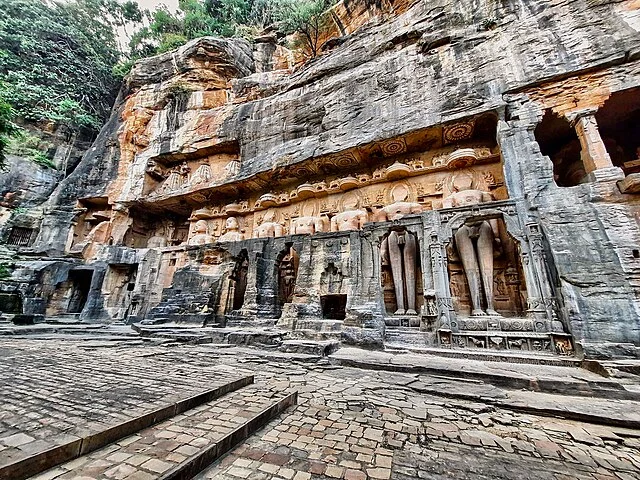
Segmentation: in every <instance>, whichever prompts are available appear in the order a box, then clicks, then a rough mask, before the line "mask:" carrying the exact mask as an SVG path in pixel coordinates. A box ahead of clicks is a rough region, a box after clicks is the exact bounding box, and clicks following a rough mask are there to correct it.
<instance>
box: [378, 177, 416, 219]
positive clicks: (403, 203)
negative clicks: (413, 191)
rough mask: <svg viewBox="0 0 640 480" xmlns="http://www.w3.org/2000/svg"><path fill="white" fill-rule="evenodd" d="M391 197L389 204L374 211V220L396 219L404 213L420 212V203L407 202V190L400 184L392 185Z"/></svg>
mask: <svg viewBox="0 0 640 480" xmlns="http://www.w3.org/2000/svg"><path fill="white" fill-rule="evenodd" d="M391 198H392V199H393V203H392V204H391V205H387V206H386V207H383V208H382V209H380V210H378V211H377V212H376V214H375V216H374V221H375V222H384V221H393V220H398V219H399V218H402V217H404V216H405V215H412V214H415V213H421V212H422V210H423V208H422V205H420V204H419V203H415V202H407V199H408V198H409V190H408V189H407V187H405V186H404V185H402V184H400V185H396V186H395V187H393V190H391Z"/></svg>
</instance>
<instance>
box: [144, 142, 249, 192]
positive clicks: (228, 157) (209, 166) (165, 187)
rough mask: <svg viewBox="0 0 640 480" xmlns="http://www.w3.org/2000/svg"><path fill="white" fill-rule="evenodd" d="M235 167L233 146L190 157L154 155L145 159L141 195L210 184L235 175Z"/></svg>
mask: <svg viewBox="0 0 640 480" xmlns="http://www.w3.org/2000/svg"><path fill="white" fill-rule="evenodd" d="M223 150H224V149H223ZM226 150H229V149H226ZM239 167H240V162H239V160H238V152H236V151H233V149H231V150H229V151H222V152H219V153H215V154H212V155H209V156H207V157H205V158H195V159H193V160H190V159H189V160H177V159H176V158H175V157H154V158H151V159H149V160H148V161H147V167H146V170H145V173H146V175H145V183H144V187H143V195H147V196H149V197H167V196H174V195H183V194H188V193H190V192H196V191H199V190H201V189H207V188H211V187H212V186H215V185H220V184H221V183H222V182H224V181H225V180H226V179H228V178H230V177H233V176H234V175H236V174H237V173H238V172H239Z"/></svg>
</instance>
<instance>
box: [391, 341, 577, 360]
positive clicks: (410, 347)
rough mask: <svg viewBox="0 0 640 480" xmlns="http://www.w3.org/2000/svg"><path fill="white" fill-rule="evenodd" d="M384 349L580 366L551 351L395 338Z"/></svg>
mask: <svg viewBox="0 0 640 480" xmlns="http://www.w3.org/2000/svg"><path fill="white" fill-rule="evenodd" d="M385 351H388V352H394V353H402V352H413V353H423V354H427V355H437V356H439V357H447V358H460V359H469V360H483V361H487V362H506V363H520V364H534V365H555V366H558V367H580V366H581V363H582V362H581V361H580V360H578V359H577V358H575V357H560V356H558V355H554V354H552V353H540V352H518V353H515V352H509V351H505V350H491V349H483V350H480V349H477V350H471V349H448V348H438V347H434V346H432V345H431V346H429V345H425V346H420V345H417V344H416V343H415V342H414V343H413V344H410V343H408V342H403V343H400V342H396V340H395V339H392V340H391V341H389V342H387V341H385Z"/></svg>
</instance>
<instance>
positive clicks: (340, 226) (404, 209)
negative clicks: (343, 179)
mask: <svg viewBox="0 0 640 480" xmlns="http://www.w3.org/2000/svg"><path fill="white" fill-rule="evenodd" d="M408 195H409V192H408V190H407V189H406V188H395V189H394V190H393V192H392V197H393V200H394V203H392V204H391V205H388V206H386V207H383V208H381V209H380V210H378V211H377V212H375V213H374V214H370V213H369V212H367V211H366V210H363V209H359V208H358V203H357V199H356V198H355V197H354V198H353V199H351V200H347V201H345V203H344V208H345V209H346V210H345V211H343V212H341V213H338V214H337V215H334V216H333V217H331V219H329V218H328V217H326V216H301V217H297V218H293V219H291V226H290V229H289V233H290V234H292V235H301V234H302V235H305V234H308V235H312V234H314V233H320V232H328V231H332V232H344V231H349V230H358V229H360V228H362V227H363V226H364V225H365V224H366V223H368V222H370V221H373V222H384V221H393V220H397V219H399V218H402V217H403V216H405V215H411V214H417V213H421V212H422V211H423V206H422V205H420V204H419V203H415V202H408V201H406V200H407V198H408ZM253 233H254V235H253V236H254V237H255V238H266V237H280V236H282V235H284V234H285V230H284V227H283V225H282V224H281V223H278V222H276V221H275V218H274V214H273V213H272V212H270V213H268V214H267V215H265V217H264V218H263V220H262V222H261V223H260V225H258V226H257V227H256V229H255V231H254V232H253ZM239 240H244V235H243V233H242V232H241V231H240V226H239V222H238V219H237V218H236V217H228V218H227V220H226V224H225V233H224V234H222V236H221V237H220V238H219V239H218V241H220V242H234V241H239ZM214 241H215V238H214V237H213V236H212V235H210V234H209V233H208V225H207V222H206V221H205V220H198V221H197V222H196V223H195V226H194V236H193V237H192V238H191V239H190V240H189V244H190V245H203V244H206V243H212V242H214Z"/></svg>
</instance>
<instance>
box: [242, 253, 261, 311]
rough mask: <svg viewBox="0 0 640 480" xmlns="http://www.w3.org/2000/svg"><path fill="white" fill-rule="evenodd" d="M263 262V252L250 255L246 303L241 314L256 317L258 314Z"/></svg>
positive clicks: (245, 293) (243, 304)
mask: <svg viewBox="0 0 640 480" xmlns="http://www.w3.org/2000/svg"><path fill="white" fill-rule="evenodd" d="M261 260H262V251H253V252H251V253H249V265H248V269H247V288H246V290H245V291H244V302H243V303H242V308H241V309H240V314H241V315H244V316H248V317H249V316H255V315H256V314H257V313H258V309H259V305H258V281H257V279H258V264H259V263H260V261H261Z"/></svg>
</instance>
